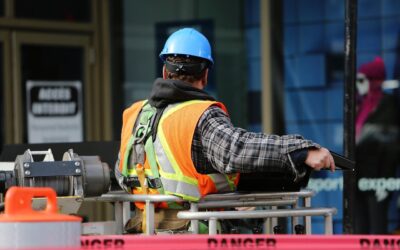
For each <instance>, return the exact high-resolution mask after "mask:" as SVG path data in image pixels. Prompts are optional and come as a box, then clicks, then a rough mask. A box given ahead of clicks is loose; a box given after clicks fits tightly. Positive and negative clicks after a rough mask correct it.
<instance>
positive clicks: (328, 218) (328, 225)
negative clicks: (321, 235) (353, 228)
mask: <svg viewBox="0 0 400 250" xmlns="http://www.w3.org/2000/svg"><path fill="white" fill-rule="evenodd" d="M324 219H325V234H329V235H332V234H333V223H332V214H326V215H325V216H324Z"/></svg>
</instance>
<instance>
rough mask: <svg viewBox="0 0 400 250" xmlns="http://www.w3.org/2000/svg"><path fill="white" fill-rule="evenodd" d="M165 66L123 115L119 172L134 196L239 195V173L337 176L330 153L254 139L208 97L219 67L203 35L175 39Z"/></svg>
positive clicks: (299, 143)
mask: <svg viewBox="0 0 400 250" xmlns="http://www.w3.org/2000/svg"><path fill="white" fill-rule="evenodd" d="M160 59H161V60H162V61H163V62H164V66H163V70H162V78H158V79H156V80H155V82H154V85H153V89H152V91H151V93H150V97H149V98H148V100H145V101H141V102H137V103H134V104H133V105H132V106H131V107H129V108H128V109H126V110H125V111H124V115H123V127H122V133H121V147H120V152H119V161H118V163H117V165H116V171H115V172H116V178H117V179H118V180H119V183H120V184H121V186H122V187H123V188H124V189H125V190H127V191H128V192H133V193H135V194H136V193H144V194H153V193H163V194H173V195H177V196H179V197H181V198H182V199H184V200H188V201H194V202H195V201H198V200H199V199H200V198H201V197H202V196H205V195H207V194H209V193H217V192H227V191H234V190H235V189H236V186H237V184H238V179H239V178H238V174H239V173H255V172H259V173H282V175H287V176H291V178H292V180H293V182H298V181H300V180H301V179H302V178H304V176H305V173H306V172H307V170H308V169H314V170H320V169H322V168H329V169H331V170H332V171H333V170H334V169H335V163H334V161H333V158H332V156H331V154H330V153H329V151H328V150H327V149H326V148H323V147H321V146H319V145H318V144H316V143H314V142H312V141H310V140H305V139H304V138H303V137H301V136H299V135H284V136H277V135H269V134H264V133H252V132H248V131H246V130H244V129H242V128H237V127H234V126H233V125H232V123H231V121H230V119H229V116H228V112H227V110H226V108H225V106H224V105H223V104H222V103H220V102H218V101H216V100H215V99H214V98H213V97H212V96H210V95H208V94H207V92H205V91H204V90H203V89H204V88H205V87H206V85H207V77H208V74H209V70H211V68H212V66H213V64H214V60H213V58H212V55H211V47H210V44H209V42H208V40H207V38H206V37H205V36H204V35H202V34H201V33H200V32H198V31H197V30H195V29H192V28H184V29H180V30H178V31H176V32H174V33H173V34H172V35H171V36H170V37H169V38H168V40H167V41H166V43H165V46H164V48H163V50H162V51H161V53H160ZM160 206H161V207H164V208H171V206H170V205H169V204H161V205H160ZM139 207H140V205H139Z"/></svg>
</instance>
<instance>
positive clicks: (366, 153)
mask: <svg viewBox="0 0 400 250" xmlns="http://www.w3.org/2000/svg"><path fill="white" fill-rule="evenodd" d="M385 78H386V71H385V64H384V62H383V60H382V59H381V58H380V57H377V58H375V59H374V60H373V61H371V62H367V63H365V64H362V65H361V66H360V67H359V69H358V74H357V82H356V87H357V90H358V97H357V115H356V154H355V158H356V176H357V183H358V188H357V193H356V194H357V196H356V201H357V202H356V203H355V204H356V215H357V217H356V218H355V222H356V225H355V232H356V233H357V234H387V233H388V209H389V201H390V193H389V191H388V190H385V189H384V188H383V189H382V188H380V187H382V185H380V184H379V185H372V186H375V189H374V190H372V191H371V189H370V188H369V187H371V185H370V184H371V183H372V182H374V181H377V180H379V181H381V182H382V181H387V178H390V177H394V176H395V172H396V166H397V165H398V163H399V151H398V148H399V147H398V146H399V125H400V123H399V122H400V119H399V110H398V107H399V106H398V103H397V98H396V97H395V96H394V95H392V94H388V93H384V91H383V89H382V83H383V82H384V80H385ZM368 183H370V184H368ZM374 183H375V182H374Z"/></svg>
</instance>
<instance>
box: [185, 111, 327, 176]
mask: <svg viewBox="0 0 400 250" xmlns="http://www.w3.org/2000/svg"><path fill="white" fill-rule="evenodd" d="M310 147H317V148H319V147H320V146H319V145H318V144H316V143H314V142H312V141H310V140H305V139H304V138H303V137H302V136H300V135H284V136H277V135H268V134H264V133H253V132H248V131H246V130H244V129H241V128H236V127H234V126H233V125H232V122H231V120H230V119H229V117H228V116H227V115H226V114H225V112H223V111H222V109H220V108H219V107H216V106H212V107H210V108H208V109H207V110H206V111H205V112H204V113H203V115H202V116H201V118H200V120H199V122H198V124H197V128H196V130H195V133H194V136H193V143H192V160H193V162H194V164H195V167H196V170H197V171H198V172H199V173H202V174H209V173H216V172H220V173H251V172H282V173H285V172H286V173H287V172H288V171H289V172H292V173H293V174H294V175H295V179H297V177H301V176H302V175H303V174H304V169H303V170H302V169H301V167H300V166H295V164H294V163H293V161H292V159H291V157H290V154H291V153H292V152H294V151H296V150H298V149H304V148H310Z"/></svg>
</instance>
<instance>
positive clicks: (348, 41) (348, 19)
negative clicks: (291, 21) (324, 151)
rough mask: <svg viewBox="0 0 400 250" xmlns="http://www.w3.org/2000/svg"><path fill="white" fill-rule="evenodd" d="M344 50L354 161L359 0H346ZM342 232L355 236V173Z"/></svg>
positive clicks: (347, 135) (347, 142) (347, 126)
mask: <svg viewBox="0 0 400 250" xmlns="http://www.w3.org/2000/svg"><path fill="white" fill-rule="evenodd" d="M345 5H346V6H345V46H344V47H345V48H344V52H345V53H344V54H345V58H344V62H345V67H344V78H345V79H344V83H345V84H344V122H343V125H344V128H343V131H344V133H343V145H344V155H345V156H346V157H347V158H349V159H351V160H354V153H355V149H354V148H355V126H354V120H355V103H356V102H355V76H356V42H357V40H356V38H357V0H346V1H345ZM343 182H344V185H343V232H344V233H345V234H352V233H354V228H353V227H354V221H353V219H354V215H355V214H354V204H353V202H354V200H355V188H356V180H355V172H354V171H345V172H344V173H343Z"/></svg>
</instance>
